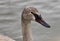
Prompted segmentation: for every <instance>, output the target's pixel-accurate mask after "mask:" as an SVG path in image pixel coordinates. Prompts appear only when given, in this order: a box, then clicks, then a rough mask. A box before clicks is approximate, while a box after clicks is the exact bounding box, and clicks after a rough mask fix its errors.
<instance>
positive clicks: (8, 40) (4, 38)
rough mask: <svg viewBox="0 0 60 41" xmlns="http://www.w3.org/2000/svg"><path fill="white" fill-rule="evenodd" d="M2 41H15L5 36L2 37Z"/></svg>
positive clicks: (0, 38) (0, 40) (0, 37)
mask: <svg viewBox="0 0 60 41" xmlns="http://www.w3.org/2000/svg"><path fill="white" fill-rule="evenodd" d="M0 41H15V40H13V39H12V38H10V37H8V36H5V35H0Z"/></svg>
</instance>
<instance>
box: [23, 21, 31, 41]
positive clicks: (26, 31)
mask: <svg viewBox="0 0 60 41" xmlns="http://www.w3.org/2000/svg"><path fill="white" fill-rule="evenodd" d="M30 25H31V21H25V20H22V34H23V41H32V32H31V28H30Z"/></svg>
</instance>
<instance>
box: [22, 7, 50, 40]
mask: <svg viewBox="0 0 60 41" xmlns="http://www.w3.org/2000/svg"><path fill="white" fill-rule="evenodd" d="M33 20H34V21H36V22H38V23H40V24H41V25H43V26H45V27H47V28H50V26H49V25H48V24H47V23H46V22H45V21H44V20H43V19H42V17H41V14H39V12H38V10H37V9H36V8H35V7H26V8H24V10H23V12H22V16H21V24H22V34H23V41H33V39H32V32H31V28H30V24H31V21H33Z"/></svg>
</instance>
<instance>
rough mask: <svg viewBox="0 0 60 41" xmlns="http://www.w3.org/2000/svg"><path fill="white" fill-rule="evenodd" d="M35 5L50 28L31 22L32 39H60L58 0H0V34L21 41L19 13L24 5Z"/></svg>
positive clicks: (42, 40) (59, 6) (44, 40)
mask: <svg viewBox="0 0 60 41" xmlns="http://www.w3.org/2000/svg"><path fill="white" fill-rule="evenodd" d="M28 4H29V5H33V6H35V7H36V8H37V9H38V10H39V12H40V13H41V15H42V17H43V18H44V20H45V21H46V22H47V23H49V24H50V25H51V28H50V29H47V28H45V27H43V26H42V25H40V24H38V23H36V22H32V24H31V25H32V27H31V28H32V32H33V38H34V41H60V0H0V34H3V35H6V36H9V37H11V38H12V39H15V40H16V41H22V33H21V13H22V10H23V8H24V7H25V6H26V5H28Z"/></svg>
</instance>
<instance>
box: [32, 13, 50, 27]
mask: <svg viewBox="0 0 60 41" xmlns="http://www.w3.org/2000/svg"><path fill="white" fill-rule="evenodd" d="M31 13H32V14H33V15H34V16H35V21H36V22H38V23H40V24H41V25H43V26H45V27H47V28H50V25H49V24H47V23H46V22H45V21H44V20H43V19H42V17H41V15H37V14H35V13H33V12H31Z"/></svg>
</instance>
